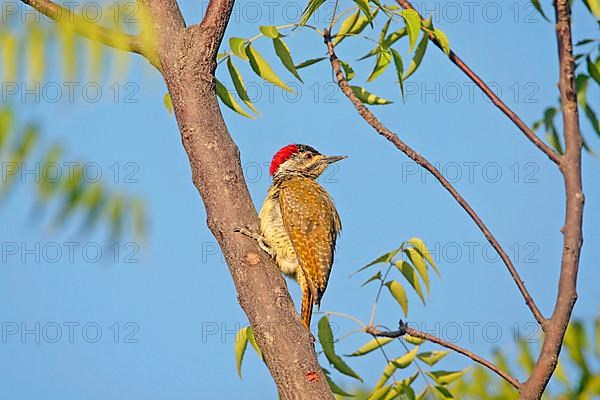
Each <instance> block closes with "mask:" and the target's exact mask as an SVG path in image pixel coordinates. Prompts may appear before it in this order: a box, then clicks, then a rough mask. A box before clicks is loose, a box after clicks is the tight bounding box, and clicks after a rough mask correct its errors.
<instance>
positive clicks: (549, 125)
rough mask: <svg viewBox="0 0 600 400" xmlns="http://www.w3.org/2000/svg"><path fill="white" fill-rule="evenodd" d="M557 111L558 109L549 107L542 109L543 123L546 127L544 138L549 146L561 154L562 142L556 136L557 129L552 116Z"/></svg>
mask: <svg viewBox="0 0 600 400" xmlns="http://www.w3.org/2000/svg"><path fill="white" fill-rule="evenodd" d="M557 112H558V109H556V108H554V107H549V108H547V109H546V110H545V111H544V118H543V123H544V127H545V129H546V139H547V140H548V143H549V144H550V146H552V148H553V149H555V150H556V151H557V152H558V153H559V154H563V148H562V144H561V142H560V138H559V136H558V131H557V130H556V127H555V125H554V116H555V115H556V113H557Z"/></svg>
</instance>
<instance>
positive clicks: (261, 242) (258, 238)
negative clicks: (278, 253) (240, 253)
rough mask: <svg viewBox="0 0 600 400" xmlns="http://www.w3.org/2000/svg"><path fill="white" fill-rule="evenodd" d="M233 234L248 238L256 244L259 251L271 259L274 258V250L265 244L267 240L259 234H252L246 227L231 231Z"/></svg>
mask: <svg viewBox="0 0 600 400" xmlns="http://www.w3.org/2000/svg"><path fill="white" fill-rule="evenodd" d="M233 231H234V232H239V233H241V234H242V235H245V236H248V237H249V238H252V239H254V240H256V241H257V242H258V245H259V246H260V248H261V249H263V250H264V251H265V253H267V254H268V255H269V256H271V258H275V250H273V248H272V247H271V246H269V244H268V243H267V239H265V237H264V236H262V235H261V234H259V233H256V232H253V231H252V230H250V229H249V228H248V227H238V228H235V229H234V230H233Z"/></svg>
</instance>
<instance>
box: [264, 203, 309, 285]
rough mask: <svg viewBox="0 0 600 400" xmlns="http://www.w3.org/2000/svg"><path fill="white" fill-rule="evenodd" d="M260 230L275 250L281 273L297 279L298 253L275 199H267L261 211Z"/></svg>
mask: <svg viewBox="0 0 600 400" xmlns="http://www.w3.org/2000/svg"><path fill="white" fill-rule="evenodd" d="M260 230H261V234H262V236H263V237H264V238H265V239H266V240H267V244H268V245H269V246H270V247H271V248H272V249H273V250H275V254H276V255H275V261H276V262H277V265H278V266H279V269H280V270H281V272H283V273H284V274H285V275H288V276H290V277H293V278H296V273H297V271H298V270H299V268H298V259H297V258H296V252H295V251H294V246H293V245H292V242H291V241H290V238H289V236H288V234H287V231H286V230H285V226H283V219H282V218H281V209H280V208H279V202H278V201H277V200H275V199H273V198H269V199H267V200H266V201H265V203H264V205H263V207H262V209H261V210H260Z"/></svg>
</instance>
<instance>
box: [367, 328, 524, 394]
mask: <svg viewBox="0 0 600 400" xmlns="http://www.w3.org/2000/svg"><path fill="white" fill-rule="evenodd" d="M367 333H370V334H371V335H373V336H381V337H389V338H398V337H401V336H404V335H406V334H408V335H410V336H413V337H416V338H419V339H424V340H427V341H429V342H432V343H436V344H439V345H440V346H442V347H445V348H447V349H450V350H454V351H455V352H457V353H460V354H462V355H463V356H465V357H468V358H470V359H471V360H473V361H475V362H476V363H478V364H481V365H483V366H484V367H486V368H488V369H489V370H490V371H492V372H494V373H495V374H497V375H498V376H500V377H501V378H502V379H504V380H505V381H506V382H508V383H510V384H511V385H512V386H513V387H514V388H515V389H517V390H519V388H520V387H521V383H520V382H519V381H518V380H517V379H516V378H514V377H513V376H511V375H510V374H509V373H507V372H505V371H503V370H502V369H500V368H499V367H498V366H496V365H494V364H493V363H492V362H490V361H488V360H486V359H485V358H483V357H481V356H478V355H477V354H475V353H473V352H471V351H469V350H467V349H465V348H462V347H460V346H458V345H456V344H454V343H451V342H448V341H446V340H444V339H440V338H438V337H436V336H433V335H430V334H428V333H425V332H422V331H419V330H417V329H413V328H411V327H409V326H408V325H406V324H405V323H404V322H403V321H400V327H399V329H398V330H397V331H380V330H377V329H376V328H374V327H368V328H367Z"/></svg>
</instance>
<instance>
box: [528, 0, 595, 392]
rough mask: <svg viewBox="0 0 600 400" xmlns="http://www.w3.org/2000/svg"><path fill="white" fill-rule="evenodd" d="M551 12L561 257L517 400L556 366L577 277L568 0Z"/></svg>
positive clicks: (576, 140)
mask: <svg viewBox="0 0 600 400" xmlns="http://www.w3.org/2000/svg"><path fill="white" fill-rule="evenodd" d="M554 7H555V10H556V38H557V42H558V56H559V70H560V78H559V85H558V86H559V89H560V103H561V107H562V116H563V129H564V140H565V154H564V157H563V161H562V163H561V172H562V173H563V176H564V182H565V192H566V199H567V202H566V212H565V225H564V226H563V229H562V232H563V235H564V242H563V254H562V262H561V271H560V278H559V282H558V294H557V298H556V304H555V306H554V311H553V313H552V317H551V318H550V320H549V322H548V329H547V331H546V335H545V338H544V343H543V345H542V350H541V352H540V356H539V359H538V360H537V362H536V364H535V366H534V368H533V371H532V373H531V376H530V377H529V379H528V380H527V381H526V382H525V383H524V384H523V390H522V399H526V400H533V399H539V398H540V397H541V396H542V393H543V392H544V390H545V388H546V386H547V385H548V382H549V380H550V378H551V377H552V374H553V373H554V370H555V368H556V364H557V362H558V357H559V355H560V350H561V347H562V341H563V338H564V335H565V332H566V330H567V326H568V324H569V321H570V319H571V313H572V311H573V307H574V306H575V302H576V300H577V273H578V269H579V256H580V252H581V246H582V244H583V232H582V225H583V204H584V195H583V186H582V182H581V146H582V143H583V142H582V137H581V132H580V130H579V114H578V111H577V91H576V89H575V60H574V58H573V42H572V38H571V6H570V1H569V0H557V1H555V2H554Z"/></svg>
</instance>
